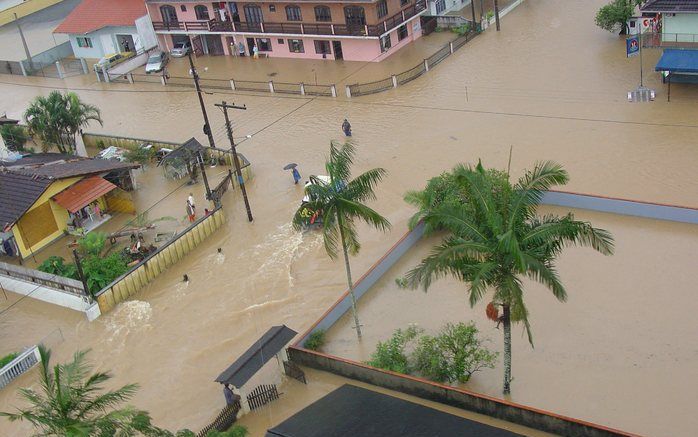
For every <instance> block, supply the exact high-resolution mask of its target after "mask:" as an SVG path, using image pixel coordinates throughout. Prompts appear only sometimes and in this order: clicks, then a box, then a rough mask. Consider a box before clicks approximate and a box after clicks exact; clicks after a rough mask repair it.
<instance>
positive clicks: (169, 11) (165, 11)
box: [160, 5, 177, 23]
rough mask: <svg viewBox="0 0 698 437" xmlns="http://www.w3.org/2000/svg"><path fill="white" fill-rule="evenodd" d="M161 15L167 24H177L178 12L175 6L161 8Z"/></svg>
mask: <svg viewBox="0 0 698 437" xmlns="http://www.w3.org/2000/svg"><path fill="white" fill-rule="evenodd" d="M160 15H162V21H164V22H165V23H176V22H177V10H176V9H175V8H174V6H170V5H165V6H161V7H160Z"/></svg>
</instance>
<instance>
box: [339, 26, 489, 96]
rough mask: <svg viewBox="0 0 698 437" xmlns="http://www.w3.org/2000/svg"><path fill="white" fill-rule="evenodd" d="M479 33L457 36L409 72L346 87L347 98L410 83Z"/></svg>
mask: <svg viewBox="0 0 698 437" xmlns="http://www.w3.org/2000/svg"><path fill="white" fill-rule="evenodd" d="M478 34H479V32H475V31H473V32H469V33H467V34H465V35H462V36H459V37H458V38H456V39H454V40H453V41H451V42H449V43H448V44H446V45H445V46H443V47H441V48H440V49H439V50H437V51H436V52H435V53H433V54H432V55H431V56H429V57H428V58H426V59H425V60H423V61H422V62H420V63H419V64H417V65H415V66H414V67H412V68H410V69H409V70H406V71H403V72H402V73H399V74H394V75H392V76H390V77H387V78H385V79H381V80H377V81H374V82H368V83H355V84H352V85H347V97H356V96H365V95H367V94H374V93H380V92H382V91H387V90H389V89H391V88H394V87H397V86H399V85H404V84H406V83H407V82H410V81H412V80H414V79H416V78H418V77H419V76H421V75H422V74H424V73H426V72H427V71H429V69H431V68H433V67H435V66H436V65H438V64H439V63H440V62H441V61H443V60H444V59H446V58H448V57H449V56H450V55H452V54H453V53H454V52H455V51H456V50H458V49H459V48H461V47H463V46H464V45H465V44H466V43H467V42H468V41H470V40H472V39H473V38H474V37H475V36H477V35H478Z"/></svg>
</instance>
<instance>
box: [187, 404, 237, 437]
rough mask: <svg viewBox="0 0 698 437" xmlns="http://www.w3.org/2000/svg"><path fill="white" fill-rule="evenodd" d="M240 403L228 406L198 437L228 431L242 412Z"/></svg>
mask: <svg viewBox="0 0 698 437" xmlns="http://www.w3.org/2000/svg"><path fill="white" fill-rule="evenodd" d="M240 408H241V407H240V401H239V400H238V401H235V402H234V403H233V404H231V405H228V406H226V407H225V408H223V409H222V410H221V412H220V413H219V414H218V416H216V418H215V419H214V420H213V422H211V423H210V424H208V425H207V426H205V427H204V428H203V429H202V430H201V431H199V433H198V434H197V437H205V436H206V434H208V433H209V431H214V430H215V431H221V432H223V431H227V430H228V428H230V427H231V426H232V425H233V423H235V421H236V420H237V415H238V411H240Z"/></svg>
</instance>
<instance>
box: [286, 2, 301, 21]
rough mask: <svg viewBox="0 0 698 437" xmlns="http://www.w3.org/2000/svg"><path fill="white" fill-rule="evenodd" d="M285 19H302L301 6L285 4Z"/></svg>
mask: <svg viewBox="0 0 698 437" xmlns="http://www.w3.org/2000/svg"><path fill="white" fill-rule="evenodd" d="M286 19H287V20H288V21H303V18H302V17H301V8H299V7H298V6H286Z"/></svg>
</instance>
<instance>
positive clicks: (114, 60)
mask: <svg viewBox="0 0 698 437" xmlns="http://www.w3.org/2000/svg"><path fill="white" fill-rule="evenodd" d="M132 56H133V52H123V53H114V54H111V55H105V56H104V57H103V58H101V59H100V60H99V62H97V63H96V64H95V65H94V69H95V71H100V70H102V68H103V67H106V68H107V69H109V68H111V67H112V66H114V65H116V64H118V63H119V62H122V61H124V60H126V59H128V58H130V57H132Z"/></svg>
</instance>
